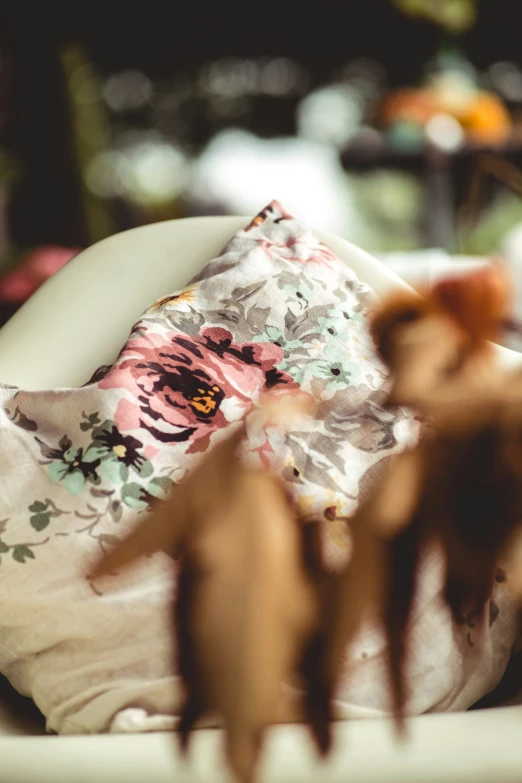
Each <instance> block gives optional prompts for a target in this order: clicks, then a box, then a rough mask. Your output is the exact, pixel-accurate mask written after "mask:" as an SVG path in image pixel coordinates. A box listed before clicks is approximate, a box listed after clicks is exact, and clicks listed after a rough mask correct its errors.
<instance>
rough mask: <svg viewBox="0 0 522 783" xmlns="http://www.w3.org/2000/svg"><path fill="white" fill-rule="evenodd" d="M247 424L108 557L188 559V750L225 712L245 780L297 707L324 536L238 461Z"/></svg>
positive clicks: (111, 563)
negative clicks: (268, 736)
mask: <svg viewBox="0 0 522 783" xmlns="http://www.w3.org/2000/svg"><path fill="white" fill-rule="evenodd" d="M244 430H245V428H244V424H242V425H241V426H240V427H239V428H238V429H237V430H236V431H235V432H234V433H233V434H232V435H230V436H228V437H227V438H226V439H225V440H223V441H221V442H220V443H219V444H218V445H217V446H216V447H215V448H214V449H212V451H211V452H210V454H209V455H208V457H207V458H206V459H205V460H204V461H203V462H202V463H201V464H200V465H199V467H197V468H196V469H195V470H194V471H193V473H192V474H191V475H190V476H189V478H188V479H187V481H186V482H184V483H183V484H180V485H178V486H177V487H176V488H175V490H174V491H173V493H172V495H171V496H170V497H169V498H168V500H166V501H164V502H163V503H161V504H160V505H158V506H157V508H156V510H155V511H154V512H153V513H152V515H151V516H150V517H149V518H148V519H147V520H146V521H145V522H144V523H142V524H141V525H139V526H138V527H137V528H136V530H135V531H134V533H133V534H132V535H131V536H130V537H129V538H128V539H127V540H126V541H125V542H124V543H123V544H122V545H120V546H119V547H118V548H116V549H115V550H113V551H112V553H110V554H109V555H108V556H107V557H106V558H105V560H104V561H103V562H102V563H101V564H100V565H99V567H98V572H97V574H96V575H95V578H96V576H97V575H100V574H102V573H105V574H107V573H109V572H113V571H114V570H115V569H119V568H121V567H123V565H126V564H128V563H130V562H132V561H133V560H134V559H136V558H137V557H140V556H143V555H146V554H152V553H153V552H156V551H159V550H164V551H166V552H168V553H169V554H171V555H172V556H173V557H176V558H178V587H177V595H176V599H175V608H174V619H175V632H176V644H177V670H178V671H179V674H180V675H181V677H182V679H183V681H184V685H185V689H186V697H185V704H184V707H183V709H182V714H181V718H180V724H179V736H180V740H181V744H182V747H183V748H186V746H187V744H188V739H189V734H190V732H191V730H192V729H193V728H194V725H195V723H196V722H197V721H198V719H199V718H201V717H202V716H204V715H208V714H211V715H216V716H219V717H220V718H221V719H222V720H223V723H224V728H225V752H226V757H227V760H228V762H229V764H230V767H231V769H232V771H233V772H234V773H235V775H236V776H237V778H238V780H240V781H244V783H249V781H252V780H253V779H254V774H255V768H256V763H257V760H258V757H259V753H260V751H261V747H262V743H263V737H264V732H265V729H266V728H267V727H268V726H269V725H270V724H272V723H278V722H281V721H283V720H289V719H292V718H293V719H294V720H295V719H302V717H303V715H302V713H301V712H300V710H299V711H298V712H297V713H295V712H294V713H292V714H290V715H289V714H288V704H287V703H286V704H285V699H284V692H283V685H284V684H285V683H291V682H292V680H294V679H295V677H296V676H298V675H299V672H300V670H301V668H302V660H303V657H304V654H305V648H306V647H307V646H309V644H310V639H311V637H312V634H313V630H314V628H315V625H316V623H317V619H318V610H319V592H318V590H319V584H320V580H321V566H320V560H321V556H320V551H319V543H318V542H319V539H318V537H317V528H315V525H314V524H313V523H310V524H309V525H300V524H299V522H298V520H297V518H296V516H295V513H294V509H293V507H292V503H291V500H290V498H289V497H288V496H287V494H286V492H285V490H284V487H283V485H282V484H281V483H280V482H279V481H278V480H277V479H276V478H274V477H273V476H272V475H270V474H269V473H268V472H266V471H264V470H250V469H247V468H245V467H243V466H242V464H241V463H239V462H238V461H237V459H236V450H237V447H238V445H239V443H240V441H241V439H242V438H243V436H244Z"/></svg>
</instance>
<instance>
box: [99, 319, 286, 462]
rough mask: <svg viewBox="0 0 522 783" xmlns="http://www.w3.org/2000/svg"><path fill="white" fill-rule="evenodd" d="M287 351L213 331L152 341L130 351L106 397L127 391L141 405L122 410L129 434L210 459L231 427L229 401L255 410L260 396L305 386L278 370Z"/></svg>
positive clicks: (106, 385) (105, 382)
mask: <svg viewBox="0 0 522 783" xmlns="http://www.w3.org/2000/svg"><path fill="white" fill-rule="evenodd" d="M283 357H284V354H283V349H282V348H281V347H280V346H278V345H273V344H272V343H243V344H237V343H234V342H233V340H232V335H231V333H230V332H229V331H227V330H226V329H222V328H219V327H209V328H205V329H203V330H202V331H201V334H200V335H199V336H198V337H188V336H186V335H184V334H172V335H168V336H164V335H160V334H156V333H148V334H145V335H137V336H135V337H133V338H131V340H130V341H129V342H128V343H127V346H126V347H125V349H124V350H123V352H122V354H121V355H120V357H119V359H118V361H117V363H116V364H115V365H114V367H113V368H112V370H111V371H110V372H109V373H108V375H107V376H106V377H105V378H103V379H102V380H101V381H100V382H99V384H98V385H99V387H100V388H101V389H126V390H127V392H130V394H131V395H132V397H133V400H132V401H131V400H129V399H123V400H121V402H120V404H119V405H118V408H117V411H116V415H115V422H116V425H117V426H118V428H119V429H120V430H121V431H128V430H133V429H138V428H142V429H146V430H148V432H149V433H150V434H151V435H152V436H153V437H154V438H155V440H156V441H158V442H159V443H163V444H172V443H179V442H187V441H191V445H190V447H189V448H188V449H187V453H192V452H197V451H203V450H204V449H205V448H206V447H207V445H208V442H209V439H210V436H211V435H212V433H213V432H215V431H216V430H218V429H220V428H222V427H225V426H226V425H227V424H228V421H227V419H226V416H225V414H224V413H223V410H222V403H223V400H225V399H226V398H233V399H234V401H235V403H236V406H237V404H238V401H239V405H240V406H241V405H243V406H244V408H245V409H246V408H248V407H249V405H250V404H251V402H252V400H253V399H254V398H255V397H256V396H257V395H258V393H259V392H261V391H263V390H266V389H275V388H277V387H278V386H282V387H283V388H284V389H285V390H286V389H295V388H297V384H296V383H295V382H294V381H293V379H292V378H291V377H290V376H289V375H287V374H286V373H284V372H280V371H279V370H277V364H278V363H279V362H281V361H282V360H283Z"/></svg>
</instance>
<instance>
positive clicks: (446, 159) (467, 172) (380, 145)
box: [341, 128, 522, 252]
mask: <svg viewBox="0 0 522 783" xmlns="http://www.w3.org/2000/svg"><path fill="white" fill-rule="evenodd" d="M492 157H494V158H496V159H501V160H502V159H503V160H506V161H509V162H511V163H512V164H514V166H517V167H520V168H521V169H522V128H517V129H516V130H514V131H513V134H512V136H511V137H510V139H509V140H508V141H506V142H505V143H503V144H501V145H494V146H493V145H487V144H474V143H471V142H466V143H465V144H464V145H463V146H461V147H459V148H458V149H457V150H455V151H452V152H449V151H445V150H443V149H441V148H440V147H436V146H434V145H433V144H432V143H430V142H429V141H425V142H424V143H422V144H419V145H417V146H410V147H407V146H406V145H405V146H404V147H400V146H398V145H397V144H392V143H391V142H390V141H387V139H386V136H385V135H384V134H382V133H380V132H379V131H377V130H372V129H367V130H366V131H365V132H363V133H361V134H360V135H359V136H356V137H355V138H354V140H353V141H352V142H351V143H350V145H349V146H347V147H346V148H345V149H344V150H343V151H342V153H341V161H342V164H343V167H344V169H345V170H346V171H352V172H364V171H370V170H372V169H377V168H391V169H400V170H406V171H408V172H410V173H412V174H416V175H417V176H419V177H420V178H421V179H422V180H423V182H424V186H425V204H424V210H423V221H422V223H423V225H422V226H421V241H422V244H423V246H424V247H428V248H430V247H440V248H444V249H445V250H447V251H448V252H454V251H455V250H456V245H457V242H456V222H457V212H458V210H459V208H460V207H462V205H463V204H465V203H466V201H467V200H468V198H469V197H470V195H471V194H470V190H471V189H472V187H473V179H474V177H475V178H476V177H477V176H478V175H479V172H480V167H481V165H482V166H484V161H487V160H491V158H492ZM485 168H486V169H487V165H486V166H485ZM520 190H521V192H522V171H521V172H520Z"/></svg>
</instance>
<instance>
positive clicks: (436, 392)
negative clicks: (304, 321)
mask: <svg viewBox="0 0 522 783" xmlns="http://www.w3.org/2000/svg"><path fill="white" fill-rule="evenodd" d="M507 301H508V287H507V281H506V278H505V275H504V272H503V269H502V268H501V267H489V268H485V269H480V270H478V271H477V272H474V273H471V274H468V275H465V276H463V277H461V278H452V280H451V281H444V282H442V283H441V284H438V285H436V286H435V287H434V288H433V289H432V290H431V291H429V292H427V297H426V299H424V300H420V299H419V298H418V297H417V296H416V295H415V294H412V295H408V294H401V295H396V296H393V297H391V298H390V299H388V300H386V301H384V302H383V303H382V304H381V305H380V307H379V308H378V309H377V311H376V313H375V315H374V318H373V323H372V327H373V334H374V337H375V339H376V343H377V346H378V349H379V351H380V353H381V356H382V357H383V359H384V360H385V361H386V362H387V363H388V366H389V368H390V370H391V375H392V386H391V390H390V401H389V402H390V404H395V403H406V404H409V405H412V406H413V407H414V408H415V409H416V410H418V411H419V412H421V413H422V414H423V415H424V416H426V417H427V425H426V427H425V430H424V433H423V434H422V437H421V439H420V442H419V444H418V446H417V447H416V448H414V449H413V450H411V451H408V452H405V453H404V454H402V455H400V456H398V457H395V458H394V459H393V460H392V461H390V464H389V466H388V468H387V470H386V472H385V473H384V474H383V476H382V478H381V481H380V483H379V484H378V486H377V488H376V490H375V491H374V493H373V494H372V495H371V496H370V497H369V498H368V499H367V500H366V501H365V502H364V503H363V504H362V505H361V506H360V507H359V509H358V510H357V512H356V513H355V515H354V517H353V518H352V519H351V520H350V529H351V531H352V534H353V542H354V547H353V555H352V560H351V562H350V564H349V566H348V568H347V569H346V571H345V573H344V574H343V575H342V576H341V577H340V578H339V582H338V585H337V587H336V590H335V600H334V601H333V602H332V605H331V607H332V608H331V610H330V615H329V617H328V620H327V622H326V623H325V624H324V628H323V633H324V640H323V653H322V657H321V659H320V664H321V667H322V670H321V673H320V675H319V676H318V678H317V681H318V682H320V683H321V688H323V693H322V699H323V703H324V704H327V703H329V701H330V700H331V698H332V696H333V694H334V692H335V687H336V683H337V681H338V679H339V677H340V672H341V668H342V662H343V655H344V650H345V648H346V645H347V644H349V643H350V641H351V640H352V639H353V638H354V636H355V634H356V632H357V631H358V629H359V626H360V623H361V620H362V618H363V617H364V616H365V615H366V614H368V613H373V615H374V616H376V617H377V619H379V620H380V622H381V624H382V625H383V627H384V630H385V632H386V635H387V637H388V645H389V646H388V649H389V665H390V677H391V680H392V687H393V706H394V711H395V715H396V717H397V719H398V724H399V726H401V725H402V721H403V714H404V707H405V702H406V698H407V694H406V689H405V682H404V669H405V663H406V659H407V643H406V641H407V634H408V622H409V618H410V611H411V606H412V601H413V598H414V596H415V584H416V578H417V571H418V564H419V560H420V557H421V554H422V552H423V551H424V550H425V549H426V548H427V547H430V546H433V545H435V546H437V547H438V548H439V549H440V550H441V552H442V556H443V559H444V563H445V593H444V599H445V601H446V603H447V604H448V606H449V608H450V610H451V612H452V613H453V615H454V617H455V619H456V620H457V621H458V620H459V619H460V618H461V617H462V616H472V615H473V614H474V613H476V614H477V615H479V614H480V613H481V611H482V609H483V606H484V604H485V602H486V601H487V599H488V598H489V596H490V593H491V589H492V585H493V581H494V577H495V572H496V568H497V561H498V559H499V558H500V557H501V556H503V555H504V553H505V551H506V548H508V547H509V545H510V544H511V542H512V541H513V540H514V536H515V535H516V533H517V531H518V529H519V526H520V521H521V519H522V408H521V405H520V401H521V399H522V375H521V374H520V372H508V371H504V370H502V369H501V367H500V366H499V365H498V364H497V361H496V358H495V354H494V352H493V351H492V350H491V347H490V345H489V344H488V343H487V340H486V338H487V337H491V336H494V334H495V331H496V330H497V329H500V327H501V325H502V322H503V319H504V317H505V308H506V305H507ZM412 346H413V347H414V348H416V349H417V350H413V349H412ZM421 368H422V369H421ZM397 390H399V391H397ZM318 698H321V695H320V696H319V697H318Z"/></svg>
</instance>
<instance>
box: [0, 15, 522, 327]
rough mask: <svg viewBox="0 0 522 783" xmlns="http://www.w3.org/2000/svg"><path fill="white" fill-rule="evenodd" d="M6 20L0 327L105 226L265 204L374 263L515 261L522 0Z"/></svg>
mask: <svg viewBox="0 0 522 783" xmlns="http://www.w3.org/2000/svg"><path fill="white" fill-rule="evenodd" d="M10 5H11V6H12V7H11V8H5V6H4V10H0V274H1V275H3V278H2V280H0V302H1V303H2V309H1V319H2V320H5V318H6V317H7V316H8V315H9V314H10V313H11V312H12V311H14V309H16V307H17V306H18V305H19V303H20V302H21V301H23V300H24V299H25V298H27V296H29V295H30V293H31V292H32V291H33V290H34V289H35V288H36V287H37V286H38V285H39V284H40V283H41V282H42V281H43V280H44V279H45V278H46V277H48V276H49V275H50V274H52V273H53V272H54V271H56V270H57V269H58V268H59V267H60V266H61V265H63V263H65V262H66V261H67V260H68V259H69V258H70V257H71V256H72V255H74V254H75V253H76V252H77V251H78V249H81V248H83V247H86V246H88V245H89V244H91V243H93V242H96V241H98V240H100V239H102V238H103V237H105V236H108V235H109V234H111V233H114V232H117V231H121V230H125V229H128V228H132V227H134V226H138V225H142V224H145V223H149V222H154V221H157V220H164V219H170V218H178V217H186V216H191V215H199V214H227V213H234V214H253V213H254V212H256V211H258V209H260V208H261V207H262V206H263V205H264V204H265V202H267V201H268V200H269V199H271V198H278V199H279V200H280V201H282V202H283V203H284V204H285V206H286V207H287V208H288V209H289V210H291V211H293V212H294V214H296V215H297V216H299V217H301V218H303V219H304V220H306V221H307V222H308V223H310V224H311V225H314V226H315V227H317V228H323V229H326V230H330V231H333V232H334V233H337V234H339V235H341V236H344V237H346V238H348V239H350V240H352V241H353V242H355V243H357V244H359V245H361V246H363V247H365V248H366V249H368V250H370V251H372V252H375V253H377V254H381V256H382V257H383V258H384V257H386V256H388V257H389V258H392V256H390V255H389V254H390V253H394V254H397V253H401V254H404V253H407V252H409V253H410V254H414V253H419V251H420V250H422V249H426V248H438V249H441V250H444V251H445V252H447V253H451V254H455V253H459V254H467V255H473V256H476V255H479V256H484V255H488V254H490V253H492V252H496V251H498V250H499V249H501V248H503V247H505V246H506V242H508V244H509V243H510V242H511V244H510V245H509V247H514V246H515V245H514V244H513V243H514V239H513V237H515V236H516V235H517V234H516V232H517V229H518V227H519V225H520V224H522V202H521V200H520V194H521V193H522V174H519V166H522V130H521V128H522V69H521V66H522V62H521V59H522V58H521V56H520V43H519V37H520V23H519V19H520V13H521V11H522V5H521V3H520V1H519V0H479V1H478V2H475V1H474V0H321V2H319V3H314V4H311V5H309V6H305V5H304V4H297V3H291V2H288V3H284V2H283V3H281V2H280V3H266V2H265V3H260V2H257V3H237V2H230V3H223V2H222V3H215V2H214V3H212V4H210V3H205V2H198V3H161V4H160V3H155V2H148V3H141V4H139V5H137V6H133V5H131V4H120V3H117V2H115V3H108V2H106V3H105V4H101V3H90V4H84V3H80V2H79V3H75V4H69V6H68V7H67V8H66V9H64V10H61V11H60V12H59V11H58V9H57V8H56V10H54V7H53V4H52V3H51V4H49V3H39V4H33V3H23V2H18V3H16V4H15V3H11V4H10ZM512 240H513V241H512ZM515 244H516V243H515ZM519 244H520V242H519ZM517 247H518V245H517ZM513 252H514V253H515V255H516V252H515V251H513ZM412 257H413V256H412Z"/></svg>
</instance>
